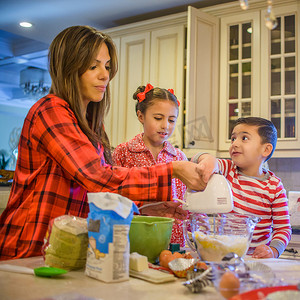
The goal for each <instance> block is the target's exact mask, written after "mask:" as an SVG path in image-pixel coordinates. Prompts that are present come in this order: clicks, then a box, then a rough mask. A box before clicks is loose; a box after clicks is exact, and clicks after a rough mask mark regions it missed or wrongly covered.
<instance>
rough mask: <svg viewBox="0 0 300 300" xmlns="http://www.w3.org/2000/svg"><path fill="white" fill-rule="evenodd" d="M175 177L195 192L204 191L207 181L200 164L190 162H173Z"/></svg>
mask: <svg viewBox="0 0 300 300" xmlns="http://www.w3.org/2000/svg"><path fill="white" fill-rule="evenodd" d="M172 164H173V177H175V178H178V179H180V180H181V181H182V182H183V183H184V184H185V185H186V186H187V188H189V189H191V190H195V191H203V190H204V189H205V187H206V184H207V181H208V178H207V180H206V181H205V179H206V177H205V178H204V177H203V176H202V175H203V173H204V170H202V169H201V168H200V165H199V164H195V163H193V162H190V161H173V162H172Z"/></svg>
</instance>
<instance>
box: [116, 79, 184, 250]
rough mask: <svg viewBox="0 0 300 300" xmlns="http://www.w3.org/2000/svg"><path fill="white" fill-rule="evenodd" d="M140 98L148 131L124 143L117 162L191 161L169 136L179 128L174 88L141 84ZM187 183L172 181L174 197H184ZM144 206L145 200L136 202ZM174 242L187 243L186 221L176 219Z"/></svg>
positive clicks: (137, 95) (140, 110) (140, 112)
mask: <svg viewBox="0 0 300 300" xmlns="http://www.w3.org/2000/svg"><path fill="white" fill-rule="evenodd" d="M133 99H134V100H137V104H136V114H137V117H138V120H139V121H140V122H141V123H142V124H143V127H144V132H143V133H140V134H138V135H137V136H135V137H134V138H133V139H132V140H130V141H128V142H126V143H123V144H120V145H119V146H117V147H116V149H115V150H114V152H113V154H112V158H113V164H114V165H116V166H122V167H128V168H131V167H149V166H152V165H156V164H160V163H166V162H171V161H180V160H187V158H186V156H185V154H184V153H183V152H182V151H181V150H179V149H177V148H174V147H173V146H172V145H171V144H170V142H168V138H169V137H170V136H171V135H172V133H173V132H174V129H175V125H176V121H177V117H178V106H179V101H178V100H177V98H176V96H175V95H174V92H173V90H166V89H162V88H158V87H156V88H153V86H152V85H151V84H149V83H148V84H147V86H146V87H145V86H140V87H138V88H137V90H136V92H135V93H134V94H133ZM185 190H186V186H185V185H184V184H183V183H182V182H181V181H180V180H178V179H177V178H174V179H173V180H172V196H173V198H178V199H183V195H184V193H185ZM135 203H136V204H137V205H138V206H139V207H141V206H142V205H143V202H141V201H135ZM171 243H180V245H181V246H184V237H183V232H182V222H181V221H179V220H176V222H175V223H174V226H173V231H172V238H171Z"/></svg>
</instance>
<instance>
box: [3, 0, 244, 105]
mask: <svg viewBox="0 0 300 300" xmlns="http://www.w3.org/2000/svg"><path fill="white" fill-rule="evenodd" d="M231 1H237V0H201V1H199V0H198V1H195V0H150V1H149V0H108V1H106V0H85V1H84V0H26V1H24V0H0V11H1V18H0V104H7V105H17V106H19V105H23V106H26V105H27V106H28V105H29V106H31V104H32V101H34V99H32V98H31V97H29V96H26V95H24V93H23V90H22V89H21V88H20V87H19V81H20V71H21V70H23V69H25V68H27V67H28V66H31V67H38V68H42V69H47V49H48V46H49V44H50V43H51V41H52V39H53V38H54V37H55V36H56V35H57V34H58V33H59V32H60V31H61V30H63V29H64V28H66V27H69V26H72V25H90V26H94V27H96V28H98V29H100V30H101V29H102V30H103V29H105V28H110V27H114V26H120V25H124V24H128V23H132V22H137V21H142V20H146V19H150V18H154V17H159V16H164V15H168V14H173V13H178V12H182V11H186V10H187V6H188V5H192V6H194V7H196V8H202V7H206V6H210V5H215V4H220V3H225V2H231ZM237 5H238V3H237ZM21 21H28V22H31V23H33V27H31V28H22V27H20V26H19V25H18V24H19V22H21Z"/></svg>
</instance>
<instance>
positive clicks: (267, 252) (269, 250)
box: [252, 245, 279, 258]
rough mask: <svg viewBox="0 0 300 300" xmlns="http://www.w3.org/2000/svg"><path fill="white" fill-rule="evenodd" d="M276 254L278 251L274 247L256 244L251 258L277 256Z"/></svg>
mask: <svg viewBox="0 0 300 300" xmlns="http://www.w3.org/2000/svg"><path fill="white" fill-rule="evenodd" d="M278 256H279V253H278V251H277V250H276V249H275V248H274V247H269V246H267V245H259V246H257V247H256V248H255V250H254V252H253V254H252V257H253V258H277V257H278Z"/></svg>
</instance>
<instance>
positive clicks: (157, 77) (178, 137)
mask: <svg viewBox="0 0 300 300" xmlns="http://www.w3.org/2000/svg"><path fill="white" fill-rule="evenodd" d="M184 30H185V29H184V25H181V26H173V27H168V28H163V29H158V30H153V31H152V32H151V63H150V83H151V84H152V85H153V86H158V87H161V88H166V89H174V93H175V95H176V97H177V98H178V100H179V101H180V102H181V105H180V106H179V114H178V119H177V123H176V128H175V130H174V133H173V134H172V136H171V137H170V138H169V141H170V142H171V144H172V145H173V146H175V147H179V148H182V144H183V138H182V130H183V126H182V125H183V124H182V122H183V119H182V114H183V106H184V104H183V100H184V99H183V95H184V93H183V77H184V75H183V71H184Z"/></svg>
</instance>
